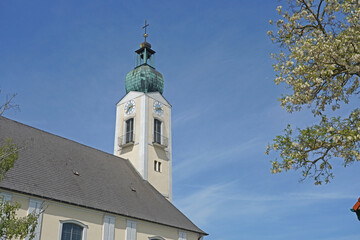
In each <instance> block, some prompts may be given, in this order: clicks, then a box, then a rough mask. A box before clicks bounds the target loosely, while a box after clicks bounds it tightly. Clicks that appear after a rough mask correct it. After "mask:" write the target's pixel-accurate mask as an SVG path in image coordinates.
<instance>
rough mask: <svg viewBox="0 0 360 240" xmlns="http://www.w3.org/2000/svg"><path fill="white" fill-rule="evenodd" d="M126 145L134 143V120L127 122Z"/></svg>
mask: <svg viewBox="0 0 360 240" xmlns="http://www.w3.org/2000/svg"><path fill="white" fill-rule="evenodd" d="M125 123H126V130H125V131H126V133H125V143H129V142H134V119H133V118H131V119H128V120H126V122H125Z"/></svg>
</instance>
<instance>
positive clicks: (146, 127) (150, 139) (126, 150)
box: [114, 21, 172, 201]
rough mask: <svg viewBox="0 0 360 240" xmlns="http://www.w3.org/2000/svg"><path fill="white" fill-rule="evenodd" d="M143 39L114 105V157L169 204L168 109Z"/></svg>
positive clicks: (162, 87)
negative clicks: (123, 92) (123, 91)
mask: <svg viewBox="0 0 360 240" xmlns="http://www.w3.org/2000/svg"><path fill="white" fill-rule="evenodd" d="M147 26H148V24H146V21H145V26H144V27H143V28H144V29H145V34H144V38H145V41H144V42H143V43H141V44H140V48H139V49H138V50H136V51H135V53H136V62H135V68H134V69H133V70H132V71H130V72H129V73H128V74H127V75H126V79H125V88H126V95H125V96H124V97H123V98H122V99H121V100H120V101H119V102H118V103H117V105H116V127H115V144H114V155H116V156H119V157H122V158H125V159H129V161H130V162H131V163H132V164H133V165H134V167H135V168H136V169H137V171H138V172H139V173H140V174H141V176H142V177H143V179H144V180H146V181H148V182H149V183H150V184H152V185H153V186H154V187H155V188H156V189H157V190H158V191H159V192H160V193H161V194H163V196H165V197H166V198H167V199H168V200H169V201H172V169H171V168H172V154H171V105H170V104H169V102H168V101H167V100H166V99H165V98H164V97H163V95H162V94H163V91H164V78H163V76H162V74H161V73H160V72H158V71H157V70H156V69H155V58H154V56H155V51H154V50H153V49H151V45H150V43H148V42H147V41H146V37H147V33H146V27H147Z"/></svg>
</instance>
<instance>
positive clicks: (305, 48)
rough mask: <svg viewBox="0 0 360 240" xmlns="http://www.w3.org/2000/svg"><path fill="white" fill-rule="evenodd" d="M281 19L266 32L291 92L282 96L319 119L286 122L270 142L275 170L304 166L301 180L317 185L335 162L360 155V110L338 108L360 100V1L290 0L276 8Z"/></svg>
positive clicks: (287, 105)
mask: <svg viewBox="0 0 360 240" xmlns="http://www.w3.org/2000/svg"><path fill="white" fill-rule="evenodd" d="M277 11H278V13H279V15H280V19H279V20H277V21H274V22H273V21H270V24H273V25H275V27H276V28H277V31H276V32H273V31H269V32H268V35H269V36H270V37H271V39H272V41H273V42H274V43H277V44H279V46H280V47H281V49H282V50H281V52H280V53H277V54H273V55H272V57H273V59H274V60H275V62H276V63H275V64H274V70H275V71H276V73H277V75H276V78H275V83H276V84H281V83H284V84H285V85H286V86H287V88H288V89H289V92H290V93H289V94H284V95H283V96H282V97H281V98H280V99H279V100H280V102H281V106H282V107H283V108H284V109H286V111H288V112H290V113H291V112H294V111H300V110H302V108H303V107H304V106H306V107H308V108H310V109H311V111H312V113H313V115H314V117H315V119H316V121H318V122H317V123H316V124H314V125H312V126H309V127H306V128H304V129H295V130H293V128H292V127H291V126H290V125H288V127H287V128H286V129H285V130H284V134H283V135H279V136H277V137H276V138H275V139H274V142H273V143H272V144H270V145H269V146H268V147H267V150H266V153H267V154H269V151H271V150H275V151H276V152H278V154H279V157H280V158H279V159H275V160H273V161H272V170H271V171H272V173H279V172H281V171H283V170H284V171H288V170H290V169H301V170H302V179H305V178H307V177H310V178H313V179H314V181H315V184H321V183H324V182H325V183H328V182H329V181H330V179H331V178H333V173H332V164H333V161H334V160H335V161H337V160H341V161H342V162H343V164H344V166H348V165H349V164H351V163H353V162H355V161H359V160H360V109H359V108H357V107H354V108H352V109H351V112H350V114H349V115H347V116H344V115H342V114H340V113H338V112H339V109H340V108H343V106H344V105H345V104H348V103H350V101H352V105H355V106H358V105H359V76H360V1H359V0H287V1H286V6H285V9H283V7H282V6H279V7H278V8H277Z"/></svg>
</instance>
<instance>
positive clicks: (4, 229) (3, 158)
mask: <svg viewBox="0 0 360 240" xmlns="http://www.w3.org/2000/svg"><path fill="white" fill-rule="evenodd" d="M14 97H15V95H12V96H11V97H10V98H7V99H6V101H5V103H4V104H2V105H0V118H1V116H2V114H3V113H4V112H5V111H6V110H9V109H11V108H17V105H16V104H14V103H13V99H14ZM0 134H1V133H0ZM18 152H19V148H18V146H17V145H16V144H15V143H13V142H12V140H11V139H7V140H6V141H5V142H4V143H0V181H1V180H2V179H3V178H4V177H5V175H6V173H7V172H8V171H9V170H10V169H11V168H12V167H13V166H14V163H15V161H16V160H17V159H18ZM20 207H21V205H20V204H19V203H17V202H10V201H7V200H6V199H5V198H4V197H0V239H13V238H17V239H24V238H25V237H28V239H33V238H34V237H35V235H34V232H35V228H36V226H37V219H38V216H39V213H36V212H33V213H30V214H28V215H27V216H25V217H17V211H18V210H19V209H20Z"/></svg>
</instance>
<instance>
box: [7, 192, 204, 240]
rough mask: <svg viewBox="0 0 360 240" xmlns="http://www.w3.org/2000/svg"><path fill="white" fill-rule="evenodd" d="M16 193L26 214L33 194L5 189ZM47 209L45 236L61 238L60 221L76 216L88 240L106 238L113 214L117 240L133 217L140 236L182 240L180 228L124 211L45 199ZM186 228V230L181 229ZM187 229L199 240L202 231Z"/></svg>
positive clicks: (21, 213)
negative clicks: (126, 214) (106, 218)
mask: <svg viewBox="0 0 360 240" xmlns="http://www.w3.org/2000/svg"><path fill="white" fill-rule="evenodd" d="M2 192H6V193H10V194H11V195H12V200H11V201H12V202H14V201H16V202H18V203H20V204H21V208H20V210H19V211H18V216H19V217H21V216H25V215H26V214H27V212H28V207H29V200H30V198H32V199H36V200H42V199H40V198H33V197H30V196H27V195H23V194H18V193H13V192H9V191H2ZM43 206H44V207H43V208H44V212H43V219H42V227H41V238H40V239H41V240H49V239H51V240H58V239H59V235H60V234H59V230H60V221H64V220H76V221H79V222H81V223H82V224H84V225H86V226H87V237H86V239H84V240H102V234H103V233H102V231H103V229H102V228H103V223H104V216H105V215H110V216H113V217H115V240H124V239H125V236H126V221H127V220H132V221H135V222H136V232H137V234H136V238H137V240H143V239H144V240H147V239H149V237H153V236H161V237H163V238H165V239H167V240H178V237H179V229H177V228H173V227H168V226H164V225H161V224H156V223H151V222H147V221H142V220H137V219H131V218H127V217H124V216H120V215H111V214H107V213H106V214H105V213H103V212H101V211H96V210H91V209H87V208H82V207H78V206H73V205H70V204H64V203H60V202H55V201H50V200H45V201H44V204H43ZM180 231H183V230H180ZM184 232H186V235H187V239H188V240H197V239H198V238H199V234H197V233H193V232H189V231H184Z"/></svg>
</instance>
